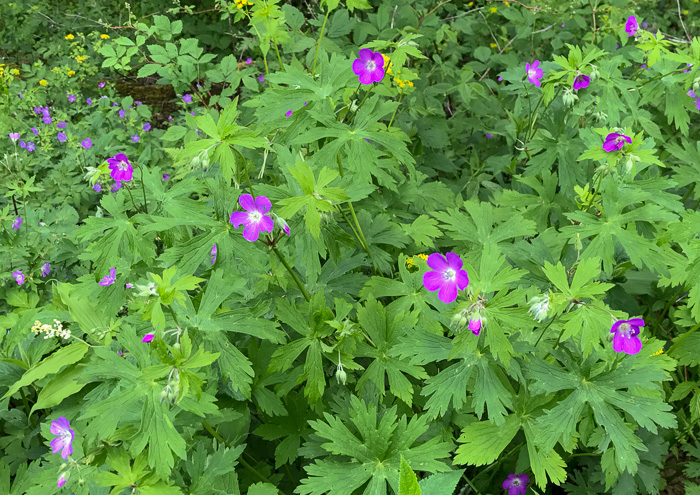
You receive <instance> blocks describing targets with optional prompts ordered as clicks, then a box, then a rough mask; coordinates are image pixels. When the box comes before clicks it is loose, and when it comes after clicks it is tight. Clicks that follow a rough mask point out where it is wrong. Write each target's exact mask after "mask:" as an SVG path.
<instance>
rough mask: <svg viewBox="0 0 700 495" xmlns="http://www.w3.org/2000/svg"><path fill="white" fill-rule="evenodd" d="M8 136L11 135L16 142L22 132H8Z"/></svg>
mask: <svg viewBox="0 0 700 495" xmlns="http://www.w3.org/2000/svg"><path fill="white" fill-rule="evenodd" d="M8 136H10V139H11V140H12V142H13V143H14V142H15V141H17V140H18V139H19V136H20V134H19V132H11V133H10V134H8Z"/></svg>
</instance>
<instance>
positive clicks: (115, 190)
mask: <svg viewBox="0 0 700 495" xmlns="http://www.w3.org/2000/svg"><path fill="white" fill-rule="evenodd" d="M121 188H122V183H121V182H119V181H117V182H115V183H114V185H113V186H112V187H111V188H110V191H112V192H113V193H115V192H117V191H118V190H119V189H121Z"/></svg>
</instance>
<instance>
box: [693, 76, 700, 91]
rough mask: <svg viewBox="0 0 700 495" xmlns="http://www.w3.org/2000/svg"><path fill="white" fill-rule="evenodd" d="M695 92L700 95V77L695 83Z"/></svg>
mask: <svg viewBox="0 0 700 495" xmlns="http://www.w3.org/2000/svg"><path fill="white" fill-rule="evenodd" d="M693 92H694V93H695V94H698V93H700V77H696V78H695V80H694V81H693Z"/></svg>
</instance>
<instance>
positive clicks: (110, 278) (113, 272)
mask: <svg viewBox="0 0 700 495" xmlns="http://www.w3.org/2000/svg"><path fill="white" fill-rule="evenodd" d="M116 279H117V268H116V267H112V268H110V270H109V275H106V276H105V277H103V278H102V280H100V282H99V283H100V285H102V286H105V287H106V286H108V285H112V284H113V283H114V281H115V280H116Z"/></svg>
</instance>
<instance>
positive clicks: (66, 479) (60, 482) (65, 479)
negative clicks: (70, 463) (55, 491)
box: [56, 471, 70, 488]
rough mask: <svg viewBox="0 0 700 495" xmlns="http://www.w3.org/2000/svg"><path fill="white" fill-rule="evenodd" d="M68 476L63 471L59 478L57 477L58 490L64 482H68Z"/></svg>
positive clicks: (68, 474)
mask: <svg viewBox="0 0 700 495" xmlns="http://www.w3.org/2000/svg"><path fill="white" fill-rule="evenodd" d="M69 476H70V473H69V472H68V471H64V472H62V473H61V476H59V477H58V481H57V482H56V484H57V485H58V487H59V488H61V487H62V486H63V485H65V484H66V481H68V477H69Z"/></svg>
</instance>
